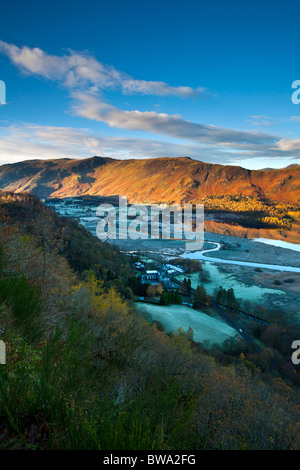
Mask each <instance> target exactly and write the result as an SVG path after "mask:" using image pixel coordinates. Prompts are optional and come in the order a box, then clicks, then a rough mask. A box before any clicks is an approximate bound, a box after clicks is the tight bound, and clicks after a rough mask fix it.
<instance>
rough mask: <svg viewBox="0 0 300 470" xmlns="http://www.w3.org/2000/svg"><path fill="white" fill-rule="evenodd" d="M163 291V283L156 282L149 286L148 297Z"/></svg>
mask: <svg viewBox="0 0 300 470" xmlns="http://www.w3.org/2000/svg"><path fill="white" fill-rule="evenodd" d="M162 291H163V288H162V285H161V283H160V282H159V283H158V284H157V285H156V284H149V285H148V287H147V291H146V293H147V297H156V296H157V295H161V294H162Z"/></svg>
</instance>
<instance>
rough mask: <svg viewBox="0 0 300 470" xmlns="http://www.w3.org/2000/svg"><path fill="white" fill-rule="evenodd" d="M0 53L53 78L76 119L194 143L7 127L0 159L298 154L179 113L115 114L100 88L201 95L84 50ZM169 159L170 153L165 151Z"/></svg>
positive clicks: (255, 134)
mask: <svg viewBox="0 0 300 470" xmlns="http://www.w3.org/2000/svg"><path fill="white" fill-rule="evenodd" d="M1 52H2V53H4V54H6V55H7V56H8V57H9V58H10V60H11V62H12V63H13V64H14V65H15V66H17V67H18V68H19V69H20V70H22V71H23V72H25V73H27V74H32V75H37V76H41V77H44V78H46V79H49V80H53V81H56V82H57V83H59V84H61V85H63V86H64V87H66V88H67V89H68V92H69V93H70V96H71V97H72V98H73V101H74V102H73V112H74V114H76V115H78V116H81V117H85V118H87V119H92V120H96V121H101V122H104V123H107V124H108V125H109V126H111V127H116V128H119V129H128V130H138V131H147V132H150V133H154V134H160V135H164V136H168V137H171V138H172V139H173V138H177V139H186V140H188V141H191V142H193V144H187V145H182V144H171V143H170V144H165V143H162V142H160V141H158V140H155V141H153V145H151V144H150V142H152V141H150V140H146V139H144V140H143V139H123V140H122V139H121V140H120V139H117V138H114V139H113V138H110V139H108V138H106V139H105V138H103V137H99V136H97V135H92V134H91V133H89V132H88V131H86V130H82V129H81V130H77V129H76V130H74V129H70V128H49V127H42V126H35V127H34V126H31V127H28V126H23V127H22V126H20V127H18V128H15V129H12V128H11V129H10V130H9V132H8V135H7V136H6V137H5V138H4V139H2V140H1V142H0V152H1V154H2V155H3V156H5V155H6V156H7V157H6V158H9V159H10V158H13V155H15V157H16V158H22V157H21V155H22V156H23V158H24V157H25V158H35V157H36V158H39V157H40V156H41V155H47V157H45V158H51V157H52V158H56V157H61V156H70V157H76V156H82V155H85V156H90V155H91V154H95V153H97V154H98V155H99V154H100V152H102V151H106V150H103V149H108V148H110V149H112V152H113V154H114V155H116V154H118V152H119V151H120V153H121V154H123V152H125V153H126V152H127V155H129V151H128V149H129V144H130V145H131V146H132V148H131V153H130V156H131V157H134V156H135V157H137V158H140V156H139V155H141V154H142V153H143V151H145V152H146V154H147V155H144V156H157V155H158V154H157V153H156V149H159V151H161V152H162V155H160V156H167V155H166V153H167V152H168V151H170V153H171V150H172V152H174V153H173V156H174V155H175V154H176V155H178V154H179V153H181V149H184V151H183V152H182V154H183V155H185V154H189V155H190V156H193V157H196V158H197V156H198V155H199V154H200V158H203V159H204V158H207V159H208V161H215V159H216V156H218V157H219V158H221V157H222V159H224V163H228V162H229V161H242V160H243V159H245V158H250V157H251V156H252V157H263V156H268V157H269V158H271V157H274V158H277V157H278V156H281V157H282V156H284V157H289V156H293V157H299V154H300V152H299V150H300V148H299V140H297V139H295V140H289V139H283V138H280V137H279V136H277V135H272V134H270V133H267V132H259V131H257V130H252V131H248V130H240V129H230V128H225V127H219V126H213V125H208V124H202V123H195V122H190V121H187V120H185V119H183V118H182V117H181V116H180V115H169V114H166V113H157V112H154V111H139V110H131V111H127V110H122V109H119V108H117V107H115V106H113V105H112V104H110V103H108V102H106V101H105V99H104V98H103V96H102V93H104V91H105V90H120V91H121V92H122V93H123V94H125V95H132V94H136V93H139V94H143V95H156V96H171V95H173V96H177V97H181V98H188V97H194V96H198V95H199V93H201V92H202V91H203V90H204V89H203V88H201V87H199V88H197V89H193V88H191V87H188V86H179V87H174V86H171V85H169V84H167V83H165V82H161V81H145V80H136V79H134V78H132V77H130V76H129V75H127V74H125V73H123V72H120V71H118V70H117V69H115V68H114V67H113V66H109V65H106V64H103V63H101V62H99V61H98V60H97V59H96V58H95V57H93V56H91V55H89V54H88V53H85V52H82V53H78V52H73V51H69V52H68V53H67V54H65V55H62V56H56V55H50V54H47V53H46V52H44V51H42V50H41V49H39V48H30V47H27V46H22V47H18V46H15V45H13V44H8V43H6V42H3V41H0V53H1ZM79 89H80V91H79ZM252 118H253V119H256V121H257V122H259V123H260V124H262V123H264V125H267V124H269V121H267V117H266V116H261V115H259V116H252ZM99 147H100V151H99V150H98V149H99ZM118 149H119V150H118ZM137 149H138V150H137ZM178 149H180V150H178ZM185 149H186V150H185ZM18 155H19V157H18ZM168 156H172V153H171V154H170V155H168ZM221 161H222V160H221ZM222 162H223V161H222Z"/></svg>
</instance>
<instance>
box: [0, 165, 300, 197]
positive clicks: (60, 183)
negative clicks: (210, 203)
mask: <svg viewBox="0 0 300 470" xmlns="http://www.w3.org/2000/svg"><path fill="white" fill-rule="evenodd" d="M0 189H2V190H9V191H15V192H24V191H25V192H31V193H33V194H35V195H37V196H39V197H59V198H61V197H70V196H83V195H94V196H95V195H101V196H111V195H122V196H127V197H128V200H129V201H130V202H153V203H157V202H176V203H179V202H188V201H197V200H199V199H200V198H201V197H203V196H213V195H232V196H238V195H243V196H257V197H258V198H267V199H269V200H271V201H273V202H276V201H282V202H290V203H300V166H299V165H296V166H295V165H291V166H290V167H287V168H283V169H277V170H274V169H266V170H246V169H245V168H241V167H238V166H229V165H227V166H225V165H219V164H211V163H204V162H200V161H197V160H192V159H191V158H188V157H182V158H155V159H143V160H133V159H132V160H115V159H112V158H102V157H93V158H87V159H83V160H78V159H67V158H65V159H58V160H27V161H24V162H19V163H14V164H8V165H3V166H1V167H0Z"/></svg>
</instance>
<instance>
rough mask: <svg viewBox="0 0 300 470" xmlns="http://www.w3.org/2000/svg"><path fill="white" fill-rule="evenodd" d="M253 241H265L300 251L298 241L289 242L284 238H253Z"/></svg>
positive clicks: (268, 243)
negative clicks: (283, 239)
mask: <svg viewBox="0 0 300 470" xmlns="http://www.w3.org/2000/svg"><path fill="white" fill-rule="evenodd" d="M252 241H254V242H260V243H265V244H266V245H273V246H279V247H280V248H285V249H286V250H293V251H298V252H300V245H297V244H296V243H288V242H284V241H282V240H272V239H270V238H253V240H252Z"/></svg>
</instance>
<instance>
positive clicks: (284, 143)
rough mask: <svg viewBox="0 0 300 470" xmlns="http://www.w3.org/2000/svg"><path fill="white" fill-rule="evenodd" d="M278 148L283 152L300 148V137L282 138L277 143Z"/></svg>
mask: <svg viewBox="0 0 300 470" xmlns="http://www.w3.org/2000/svg"><path fill="white" fill-rule="evenodd" d="M275 148H276V149H278V150H281V151H282V152H293V151H296V150H300V139H281V140H279V142H277V143H276V147H275Z"/></svg>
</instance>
